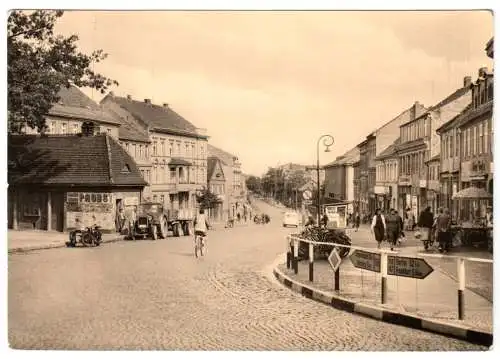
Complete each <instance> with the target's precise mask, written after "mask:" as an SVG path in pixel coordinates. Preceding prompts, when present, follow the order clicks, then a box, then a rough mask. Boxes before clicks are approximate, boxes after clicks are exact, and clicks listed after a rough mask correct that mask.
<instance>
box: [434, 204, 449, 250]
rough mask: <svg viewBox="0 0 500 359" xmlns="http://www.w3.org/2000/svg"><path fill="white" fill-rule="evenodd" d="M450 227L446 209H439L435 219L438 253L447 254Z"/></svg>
mask: <svg viewBox="0 0 500 359" xmlns="http://www.w3.org/2000/svg"><path fill="white" fill-rule="evenodd" d="M450 226H451V217H450V214H449V211H448V209H446V210H443V209H442V208H440V209H439V214H438V216H437V218H436V231H437V236H438V242H439V251H440V252H448V251H449V250H450V248H451V238H450Z"/></svg>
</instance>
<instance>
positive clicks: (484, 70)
mask: <svg viewBox="0 0 500 359" xmlns="http://www.w3.org/2000/svg"><path fill="white" fill-rule="evenodd" d="M487 73H488V68H487V67H481V68H480V69H479V71H478V72H477V75H478V76H479V77H483V78H484V77H486V74H487Z"/></svg>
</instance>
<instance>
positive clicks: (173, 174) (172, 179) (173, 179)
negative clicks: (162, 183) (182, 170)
mask: <svg viewBox="0 0 500 359" xmlns="http://www.w3.org/2000/svg"><path fill="white" fill-rule="evenodd" d="M176 176H177V170H176V169H175V167H170V183H175V182H176Z"/></svg>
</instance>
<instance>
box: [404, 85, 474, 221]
mask: <svg viewBox="0 0 500 359" xmlns="http://www.w3.org/2000/svg"><path fill="white" fill-rule="evenodd" d="M469 80H470V78H468V77H465V78H464V82H463V86H462V87H461V88H459V89H457V90H456V91H454V92H453V93H452V94H450V95H449V96H447V97H446V98H445V99H444V100H442V101H440V102H439V103H438V104H436V105H434V106H432V107H430V108H429V109H428V110H427V111H426V112H425V113H423V114H422V115H420V116H416V117H415V118H414V119H412V120H411V121H408V122H407V123H404V124H402V125H401V127H400V138H401V142H400V144H399V145H398V146H397V148H396V152H397V155H398V157H399V166H398V167H399V182H398V197H399V200H398V207H399V208H410V209H411V210H412V212H413V214H414V215H415V217H417V218H418V215H419V213H420V212H421V211H422V210H423V209H424V208H425V207H426V206H428V205H429V204H430V203H432V201H434V197H435V193H434V191H430V190H428V185H427V181H428V179H427V175H428V169H427V166H426V163H427V162H428V161H429V160H430V159H432V158H434V157H435V156H437V155H439V154H440V139H439V135H438V134H437V133H436V129H437V128H439V127H441V126H442V125H443V124H444V123H446V122H448V121H450V120H451V119H452V118H453V117H455V116H456V115H457V114H459V113H460V112H462V111H463V110H464V109H465V108H466V107H467V106H468V105H469V103H470V101H471V90H470V88H469V84H470V82H469Z"/></svg>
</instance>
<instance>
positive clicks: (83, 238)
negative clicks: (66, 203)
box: [66, 225, 102, 247]
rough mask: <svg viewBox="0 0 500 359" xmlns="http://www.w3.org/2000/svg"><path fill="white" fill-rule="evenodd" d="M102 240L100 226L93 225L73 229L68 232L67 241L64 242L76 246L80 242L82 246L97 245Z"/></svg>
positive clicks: (68, 245)
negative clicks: (82, 228)
mask: <svg viewBox="0 0 500 359" xmlns="http://www.w3.org/2000/svg"><path fill="white" fill-rule="evenodd" d="M101 242H102V233H101V227H99V226H98V225H94V226H91V227H86V228H85V229H84V230H81V229H75V230H74V231H71V232H70V234H69V241H68V242H66V246H67V247H76V245H77V244H78V243H81V244H82V245H83V246H84V247H90V246H96V247H97V246H99V245H100V244H101Z"/></svg>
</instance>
